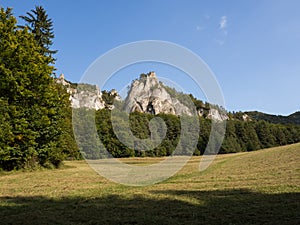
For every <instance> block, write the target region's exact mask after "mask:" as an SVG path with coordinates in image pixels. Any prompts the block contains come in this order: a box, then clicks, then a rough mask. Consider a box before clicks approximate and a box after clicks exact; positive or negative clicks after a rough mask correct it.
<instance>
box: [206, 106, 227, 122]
mask: <svg viewBox="0 0 300 225" xmlns="http://www.w3.org/2000/svg"><path fill="white" fill-rule="evenodd" d="M207 118H208V119H212V120H216V121H224V120H228V116H227V114H226V113H221V112H220V111H219V110H217V109H214V108H211V109H210V110H209V113H208V115H207Z"/></svg>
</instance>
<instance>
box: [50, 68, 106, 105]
mask: <svg viewBox="0 0 300 225" xmlns="http://www.w3.org/2000/svg"><path fill="white" fill-rule="evenodd" d="M56 82H57V83H60V84H62V85H63V86H65V87H66V89H67V92H68V93H69V94H70V98H69V99H70V102H71V106H72V108H88V109H96V110H98V109H103V108H104V107H105V102H104V101H103V99H102V93H101V91H100V89H99V88H98V86H96V85H89V84H79V85H78V84H73V85H72V84H71V83H70V82H68V81H66V80H65V78H64V75H63V74H61V75H60V77H59V78H58V79H57V80H56Z"/></svg>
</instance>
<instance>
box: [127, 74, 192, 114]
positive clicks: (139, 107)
mask: <svg viewBox="0 0 300 225" xmlns="http://www.w3.org/2000/svg"><path fill="white" fill-rule="evenodd" d="M124 106H125V110H126V111H127V112H129V113H130V112H134V111H139V112H144V113H151V114H155V115H156V114H159V113H165V114H173V115H183V114H186V115H192V112H191V110H190V109H189V108H188V107H187V106H185V105H184V104H182V103H181V102H180V101H179V100H177V99H175V98H172V97H171V96H170V94H169V93H168V92H167V91H166V89H165V88H164V87H163V86H162V85H161V83H160V82H159V81H158V79H157V77H156V75H155V73H154V72H150V73H148V74H142V75H141V76H140V79H137V80H134V81H133V82H132V84H131V87H130V90H129V92H128V95H127V97H126V99H125V104H124Z"/></svg>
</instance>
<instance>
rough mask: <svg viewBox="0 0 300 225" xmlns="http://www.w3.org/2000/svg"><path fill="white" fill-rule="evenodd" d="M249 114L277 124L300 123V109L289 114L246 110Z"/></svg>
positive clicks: (256, 118)
mask: <svg viewBox="0 0 300 225" xmlns="http://www.w3.org/2000/svg"><path fill="white" fill-rule="evenodd" d="M245 113H246V114H247V115H248V116H250V117H251V118H253V119H255V120H265V121H268V122H270V123H276V124H299V125H300V111H298V112H295V113H293V114H291V115H288V116H281V115H272V114H267V113H262V112H257V111H250V112H245Z"/></svg>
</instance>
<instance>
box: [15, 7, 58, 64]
mask: <svg viewBox="0 0 300 225" xmlns="http://www.w3.org/2000/svg"><path fill="white" fill-rule="evenodd" d="M20 18H22V19H23V20H25V22H26V27H27V28H28V29H29V31H30V32H32V33H33V34H34V39H35V40H36V42H37V43H38V45H39V46H41V47H42V48H41V53H42V54H44V55H46V56H52V55H53V54H55V53H56V52H57V51H56V50H50V47H51V45H52V44H53V41H52V40H53V39H54V32H53V22H52V20H51V19H49V18H48V15H47V13H46V10H45V9H44V8H43V7H42V6H36V7H35V9H32V10H31V11H30V12H27V13H26V16H20ZM21 28H24V26H21ZM52 59H53V58H52ZM53 60H54V59H53Z"/></svg>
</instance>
